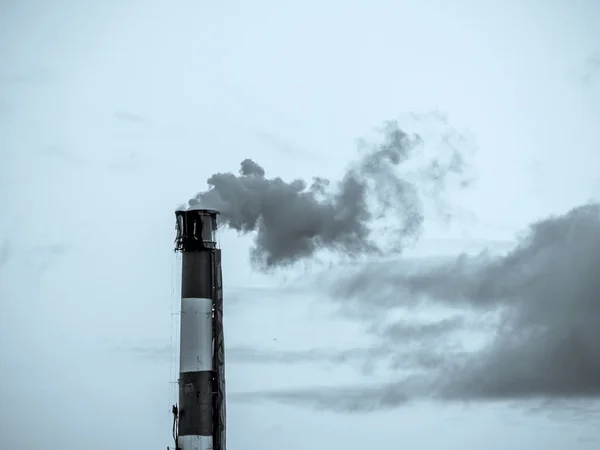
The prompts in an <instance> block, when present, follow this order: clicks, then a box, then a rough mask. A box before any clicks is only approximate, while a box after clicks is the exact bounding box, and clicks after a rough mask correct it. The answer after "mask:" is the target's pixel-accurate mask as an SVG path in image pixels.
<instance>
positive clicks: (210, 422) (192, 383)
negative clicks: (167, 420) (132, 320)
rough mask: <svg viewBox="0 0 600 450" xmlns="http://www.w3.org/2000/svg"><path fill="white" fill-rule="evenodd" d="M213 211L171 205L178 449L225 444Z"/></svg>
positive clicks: (220, 447)
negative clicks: (177, 318)
mask: <svg viewBox="0 0 600 450" xmlns="http://www.w3.org/2000/svg"><path fill="white" fill-rule="evenodd" d="M218 214H219V213H218V211H215V210H210V209H191V210H186V211H176V212H175V216H176V220H177V222H176V229H177V238H176V240H175V251H179V252H181V253H182V276H181V334H180V335H181V340H180V348H179V351H180V354H179V405H178V406H173V438H174V440H175V448H176V449H178V450H179V449H181V450H208V449H211V450H213V449H214V450H225V348H224V340H223V286H222V279H221V250H220V249H219V248H217V243H216V238H215V234H216V230H217V215H218Z"/></svg>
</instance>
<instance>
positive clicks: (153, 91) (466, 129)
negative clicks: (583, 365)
mask: <svg viewBox="0 0 600 450" xmlns="http://www.w3.org/2000/svg"><path fill="white" fill-rule="evenodd" d="M599 21H600V2H597V1H594V0H580V1H573V0H571V1H567V0H548V1H541V0H522V1H516V0H511V1H504V2H499V1H495V0H489V1H475V0H460V1H453V2H448V1H442V0H421V1H416V0H404V1H400V0H397V1H383V0H372V1H350V2H341V1H338V0H331V1H328V2H315V1H302V2H300V1H296V2H292V1H278V2H276V1H253V2H242V1H231V2H225V4H223V2H198V1H195V2H192V1H174V2H158V1H152V0H147V1H138V2H133V1H126V0H123V1H114V0H113V1H94V2H92V1H88V2H83V1H75V0H73V1H58V0H47V1H41V0H39V1H25V0H23V1H8V0H0V60H1V61H2V64H1V65H0V206H1V207H2V210H3V211H4V213H3V215H2V218H3V220H0V447H2V448H5V447H6V448H21V447H23V448H31V449H38V448H40V449H41V448H55V447H56V448H59V447H60V448H66V449H70V448H81V447H85V448H89V449H92V450H94V449H100V448H111V449H120V448H123V449H125V448H128V449H131V448H142V447H144V448H153V447H157V448H164V446H165V445H167V444H170V440H169V438H170V430H171V423H170V420H171V417H170V414H169V411H170V402H172V401H173V399H172V395H173V392H174V391H173V389H172V385H170V384H169V382H170V381H172V377H173V374H174V373H175V368H174V367H173V366H172V364H171V367H169V360H168V358H166V359H165V358H163V359H160V358H157V359H152V360H148V359H144V358H139V357H137V356H136V355H132V353H131V352H130V351H129V350H127V349H130V348H132V347H144V348H149V347H156V348H162V347H164V346H165V345H168V344H169V342H170V339H171V338H172V334H173V331H172V330H173V322H174V321H172V320H171V319H172V318H171V313H172V311H173V310H174V309H175V308H176V304H177V298H176V297H177V293H176V292H175V293H173V289H174V288H176V287H177V276H176V274H177V270H176V269H177V260H176V258H175V257H174V256H173V254H172V253H171V248H172V242H173V238H174V215H173V210H174V208H175V207H176V206H177V205H178V204H181V203H183V202H185V201H187V200H188V199H189V198H190V197H191V196H193V195H194V194H195V193H196V192H198V191H200V190H203V189H205V188H206V185H205V180H206V178H207V177H208V176H209V175H210V174H212V173H214V172H219V171H235V170H237V168H238V164H239V162H240V161H241V160H242V159H244V158H247V157H250V158H253V159H255V160H256V161H258V162H260V163H261V164H262V165H263V166H264V167H265V169H266V170H267V173H268V174H269V175H279V176H282V177H283V178H286V179H289V178H292V177H302V178H310V177H311V176H313V175H320V176H328V177H336V176H337V175H339V174H340V173H341V172H342V170H343V169H344V166H345V164H347V162H348V161H350V160H351V159H352V157H353V152H354V151H355V141H356V139H357V138H360V137H362V136H366V135H369V134H370V133H371V132H372V131H373V129H374V128H376V127H378V126H380V125H381V123H382V122H383V121H384V120H388V119H394V118H400V120H401V122H402V123H405V124H406V125H407V126H408V127H409V129H411V130H412V128H411V127H413V128H414V129H415V130H417V131H420V130H419V127H424V125H423V124H422V123H417V122H415V121H414V120H410V117H409V115H410V113H428V112H431V111H439V112H440V113H443V114H445V115H446V116H447V118H448V121H449V123H450V124H451V125H449V126H445V127H446V128H445V129H449V127H450V126H451V127H452V128H453V129H456V130H458V131H459V132H461V133H463V134H464V135H465V136H466V138H467V140H468V143H469V144H470V145H472V146H473V147H474V148H475V149H476V151H475V154H474V156H473V164H474V169H475V173H476V174H477V176H478V181H477V183H476V184H475V185H474V186H473V187H472V188H471V189H469V190H468V191H467V192H466V193H464V194H462V195H461V196H455V197H453V198H452V203H453V204H454V205H455V207H456V209H458V210H460V211H461V214H459V216H458V220H457V222H455V224H454V225H453V226H452V227H450V228H445V227H443V226H441V225H440V224H438V223H435V222H434V221H428V222H427V228H426V231H425V235H424V237H423V240H422V241H421V242H420V243H419V244H418V245H417V247H416V248H415V249H413V250H411V255H413V256H419V255H425V254H427V255H432V254H437V253H445V254H447V253H454V252H458V251H461V250H464V249H477V248H482V247H484V246H486V245H487V244H486V242H491V244H489V245H491V246H493V247H502V246H503V245H504V246H505V245H506V242H507V241H508V242H509V243H510V242H512V241H513V239H514V237H515V233H517V232H518V231H519V230H521V229H522V228H523V227H525V226H526V225H527V224H528V223H530V222H531V221H533V220H535V219H538V218H542V217H545V216H547V215H548V214H550V213H562V212H565V211H566V210H568V209H570V208H571V207H574V206H577V205H580V204H582V203H584V202H586V201H588V200H590V199H595V200H599V199H600V156H599V153H600V126H599V125H598V124H600V66H598V65H597V64H596V65H595V66H594V64H593V63H592V64H590V63H589V61H593V58H594V57H595V55H598V52H600V28H598V27H597V25H596V24H597V23H598V22H599ZM443 129H444V127H443V126H441V125H437V126H436V127H433V129H424V130H423V132H424V136H425V138H426V140H427V139H429V140H430V141H431V140H435V136H436V133H438V134H439V132H440V130H443ZM430 141H427V142H430ZM220 239H221V246H222V248H223V257H224V280H225V282H226V289H225V293H226V296H227V299H226V301H227V302H229V303H227V304H226V313H227V317H226V333H227V334H226V342H227V343H228V345H230V346H231V347H236V346H240V345H249V346H256V347H259V348H267V349H268V348H271V349H279V350H281V349H283V350H290V349H292V350H293V349H298V350H300V349H304V348H310V347H312V346H314V345H317V344H322V343H323V342H324V341H328V344H327V345H324V346H325V347H340V348H343V347H344V346H348V345H361V343H364V342H366V341H365V340H366V339H367V338H365V336H364V335H362V334H361V333H362V331H361V330H360V329H359V328H357V327H356V326H355V324H353V323H351V322H348V321H346V320H344V319H342V318H339V317H338V318H335V317H334V318H332V311H333V307H331V305H329V304H327V303H326V301H325V300H323V299H322V298H321V296H319V295H317V294H316V293H312V294H310V293H309V294H307V293H295V294H294V293H290V292H286V290H285V288H282V289H272V290H267V291H261V290H255V291H253V290H246V289H244V287H245V286H263V285H278V283H279V281H280V280H283V279H287V278H296V277H297V276H298V275H299V274H301V273H302V270H304V268H303V267H298V268H296V269H292V270H289V271H284V272H281V273H278V274H276V275H272V276H271V277H267V276H264V275H261V274H258V273H256V272H254V271H253V270H252V268H251V266H250V264H249V262H248V249H249V247H250V244H251V239H250V238H249V237H244V238H240V237H238V236H236V235H235V234H234V233H231V232H226V231H224V232H222V233H221V234H220ZM313 270H316V269H314V268H313ZM173 273H174V274H175V275H173ZM274 338H276V339H277V341H273V339H274ZM171 356H172V355H171ZM169 377H171V380H170V378H169ZM227 377H228V390H229V391H230V392H235V391H245V390H253V389H264V388H273V387H298V386H299V385H302V384H307V385H310V386H315V385H327V384H329V383H346V382H347V383H351V382H354V381H357V380H359V381H360V380H362V381H364V380H366V379H367V378H365V375H361V374H357V373H356V371H354V370H351V368H349V367H347V366H344V365H341V366H339V367H338V366H335V365H331V366H330V367H327V368H323V367H315V366H313V365H311V364H304V365H295V366H288V367H286V366H284V365H267V366H262V365H255V366H253V365H247V364H239V363H235V361H234V362H232V363H231V364H229V365H228V367H227ZM228 414H229V421H228V443H229V447H230V450H236V449H238V448H250V449H253V448H257V449H258V448H260V449H266V450H271V449H273V450H275V449H280V448H283V447H285V448H287V449H290V450H295V449H300V448H306V447H307V446H308V447H310V448H312V449H316V450H320V449H331V448H344V449H347V450H353V449H359V448H365V447H367V446H369V447H372V446H373V445H375V446H377V447H378V448H402V447H405V446H410V447H411V448H419V449H421V448H422V449H440V448H443V449H464V448H487V449H501V448H502V449H505V448H515V449H521V448H522V449H528V450H529V449H560V450H562V449H565V450H570V449H575V448H581V449H592V448H594V449H595V448H597V446H598V440H600V433H599V431H598V428H597V424H596V425H594V424H593V421H592V420H591V419H589V418H588V417H587V416H583V418H581V417H580V416H577V418H574V417H575V416H573V414H571V413H568V412H565V413H564V414H558V415H559V417H556V416H555V415H552V416H549V415H548V414H545V413H540V412H537V413H532V412H531V411H526V410H523V409H519V408H509V407H505V406H502V405H493V406H490V405H486V404H478V405H471V406H464V405H461V406H456V405H455V406H440V405H433V406H432V405H427V404H420V405H417V406H411V407H410V408H406V409H400V410H393V411H387V412H377V413H372V414H367V415H343V414H341V415H340V414H333V413H325V412H323V413H315V412H313V411H310V410H304V409H297V408H291V407H287V406H285V407H283V406H273V405H246V404H236V403H232V404H230V406H229V408H228ZM596 420H597V418H596ZM593 439H596V440H595V441H594V440H593Z"/></svg>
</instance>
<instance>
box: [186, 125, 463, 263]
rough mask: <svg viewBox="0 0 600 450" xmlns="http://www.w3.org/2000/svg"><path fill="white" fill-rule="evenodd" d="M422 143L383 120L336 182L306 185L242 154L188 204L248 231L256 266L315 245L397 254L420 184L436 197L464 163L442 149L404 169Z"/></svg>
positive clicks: (418, 213) (417, 207)
mask: <svg viewBox="0 0 600 450" xmlns="http://www.w3.org/2000/svg"><path fill="white" fill-rule="evenodd" d="M422 144H423V142H422V139H421V138H420V137H419V136H417V135H409V134H407V133H406V132H404V131H403V130H402V129H401V128H400V127H399V125H398V123H396V122H389V123H387V124H386V125H385V127H384V128H383V137H382V139H381V142H379V143H377V144H372V145H365V147H366V148H365V151H363V152H362V154H361V155H360V158H359V159H358V160H357V161H356V162H354V163H353V164H351V165H350V167H349V168H348V170H347V171H346V172H345V174H344V176H343V177H342V179H341V181H339V182H337V183H331V182H330V181H329V180H327V179H324V178H320V177H314V178H313V181H312V183H310V184H309V183H307V182H306V181H304V180H301V179H297V180H293V181H289V182H288V181H284V180H283V179H281V178H279V177H274V178H268V177H267V176H266V173H265V170H264V169H263V168H262V166H260V165H259V164H258V163H256V162H255V161H253V160H251V159H245V160H244V161H242V163H241V168H240V171H239V174H237V175H236V174H233V173H216V174H214V175H212V176H211V177H210V178H209V179H208V180H207V183H208V185H209V189H208V190H207V191H204V192H200V193H199V194H197V195H196V196H195V197H194V198H193V199H191V200H190V201H189V206H190V208H212V209H217V210H219V211H220V212H221V216H220V221H221V223H223V224H225V225H226V226H227V227H229V228H231V229H233V230H236V231H238V232H240V233H243V234H246V233H251V232H256V238H255V246H254V248H253V250H252V259H253V261H254V262H255V263H257V264H258V265H259V266H261V267H263V268H271V267H274V266H285V265H289V264H293V263H294V262H296V261H298V260H300V259H303V258H308V257H311V256H313V255H314V254H315V252H316V251H317V250H318V249H326V250H330V251H334V252H339V253H340V254H343V255H347V256H350V257H353V256H357V255H364V254H383V253H385V252H390V251H397V250H400V249H401V248H402V245H403V244H404V243H405V241H406V239H414V238H416V237H418V235H419V233H420V232H421V229H422V225H423V206H422V197H423V194H424V192H426V190H427V188H428V187H430V188H431V189H430V190H431V191H433V195H434V196H435V198H437V199H438V200H439V199H440V193H441V191H442V190H443V187H444V186H445V183H446V182H447V180H448V179H449V176H450V175H456V176H458V177H459V178H460V175H461V174H462V173H463V170H464V168H465V163H464V160H463V157H462V155H461V154H460V153H459V151H458V150H456V149H455V148H450V147H449V148H448V149H447V150H450V151H449V154H448V155H446V156H447V157H446V158H445V159H444V158H443V155H442V157H440V156H439V155H436V158H434V159H433V160H429V161H428V162H427V163H425V164H424V165H422V166H420V167H417V168H412V169H409V168H408V166H410V164H408V163H409V161H410V162H413V161H415V160H416V159H417V157H419V156H422V151H421V150H422V149H423V145H422ZM401 169H405V170H403V171H402V170H401ZM461 181H462V180H461ZM375 222H385V223H386V227H387V228H386V229H388V230H393V231H392V234H393V242H394V243H395V244H396V245H395V246H394V247H392V248H388V247H387V246H386V247H385V248H386V250H385V251H384V250H383V246H382V245H381V243H379V242H377V241H376V239H374V238H373V235H374V230H375V225H374V224H375Z"/></svg>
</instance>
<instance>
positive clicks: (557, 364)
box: [240, 203, 600, 411]
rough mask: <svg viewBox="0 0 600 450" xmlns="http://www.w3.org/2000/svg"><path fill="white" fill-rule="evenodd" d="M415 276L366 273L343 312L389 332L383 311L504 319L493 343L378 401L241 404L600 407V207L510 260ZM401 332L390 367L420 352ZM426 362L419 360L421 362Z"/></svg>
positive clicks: (527, 241) (549, 223) (318, 397)
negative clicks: (382, 324) (439, 310)
mask: <svg viewBox="0 0 600 450" xmlns="http://www.w3.org/2000/svg"><path fill="white" fill-rule="evenodd" d="M405 269H406V267H402V268H399V267H398V265H396V264H392V263H387V264H384V263H381V264H377V265H376V266H361V267H360V268H359V269H358V270H356V271H354V272H353V273H348V274H346V275H345V276H344V277H342V278H338V279H336V280H335V281H334V282H333V283H331V284H330V285H329V287H330V289H331V292H332V296H333V297H334V298H335V299H336V300H337V301H339V303H340V306H341V307H342V308H346V307H349V308H351V309H352V310H354V311H358V312H360V311H363V312H364V313H365V314H364V317H365V320H373V324H375V323H376V321H377V320H379V319H378V318H376V317H375V316H376V315H377V314H375V315H373V311H375V312H377V311H378V312H381V313H391V312H392V311H393V310H394V309H396V308H403V307H407V306H415V305H419V306H420V307H421V308H427V307H432V306H433V307H440V306H442V307H444V308H446V309H450V310H451V311H454V313H455V314H461V315H463V316H465V317H475V318H478V317H479V318H482V322H485V321H487V319H489V318H490V317H492V318H494V320H493V321H491V322H490V323H493V325H494V330H493V332H492V333H488V336H487V342H484V343H483V344H482V345H481V346H480V347H479V348H477V349H471V350H470V351H468V352H463V353H452V352H450V351H445V350H444V351H442V352H441V353H438V354H439V355H441V358H440V359H438V360H437V362H436V364H433V365H431V366H429V368H428V370H426V371H422V372H414V373H413V374H409V375H408V376H406V377H405V378H403V379H400V380H398V381H397V382H393V383H389V384H383V385H378V386H371V387H369V388H368V389H367V388H365V387H364V386H357V387H356V388H344V389H343V390H337V389H335V388H327V389H321V388H314V389H308V390H290V391H286V392H260V393H251V394H245V397H244V396H242V397H240V399H268V400H272V401H279V402H288V403H289V402H291V403H299V404H305V405H310V406H313V407H318V408H327V409H334V410H345V411H365V410H372V409H382V408H391V407H397V406H401V405H403V404H405V402H406V401H408V400H410V399H419V398H433V399H437V400H440V401H456V400H475V401H476V400H481V401H489V400H511V401H522V400H527V401H529V400H542V401H548V400H550V401H561V402H564V401H568V402H571V401H575V400H577V401H586V402H599V401H600V326H599V325H600V204H597V203H596V204H588V205H584V206H580V207H577V208H574V209H573V210H571V211H569V212H567V213H566V214H564V215H561V216H554V217H549V218H547V219H545V220H540V221H538V222H536V223H534V224H532V225H531V226H530V227H529V229H528V232H527V233H526V235H525V236H524V238H522V239H521V240H520V241H519V243H518V245H517V246H516V247H515V248H514V249H513V250H512V251H510V252H508V253H507V254H505V255H502V256H491V255H486V254H482V255H479V256H467V255H462V256H460V257H458V258H456V259H454V260H450V261H448V260H445V261H441V262H437V263H435V264H433V265H432V264H429V265H423V266H413V267H412V268H411V270H410V271H408V270H405ZM484 318H485V319H486V320H485V321H484V320H483V319H484ZM488 322H489V321H488ZM459 325H460V322H458V321H454V322H453V321H447V320H446V321H441V322H439V323H438V326H437V327H436V326H433V327H428V328H426V329H422V328H421V329H419V330H420V331H419V333H420V334H421V335H423V333H425V334H426V335H427V341H426V346H427V348H428V351H429V352H434V351H435V350H440V349H442V350H443V349H444V345H445V344H446V343H447V340H448V331H449V329H451V328H452V327H454V326H459ZM467 328H468V326H467ZM484 328H485V327H484ZM400 329H401V332H399V333H398V332H395V331H394V328H393V327H390V326H388V327H387V331H385V332H383V333H381V332H380V334H381V335H382V337H383V338H384V340H383V344H382V345H384V346H385V348H386V349H387V350H388V352H389V354H390V355H402V354H403V353H405V352H406V351H407V350H409V347H408V345H409V339H407V335H408V337H410V335H411V333H410V332H409V331H407V328H406V327H404V328H400ZM422 351H423V348H416V349H415V352H416V353H415V354H420V353H419V352H422ZM415 366H416V365H415ZM594 404H596V403H594Z"/></svg>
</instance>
